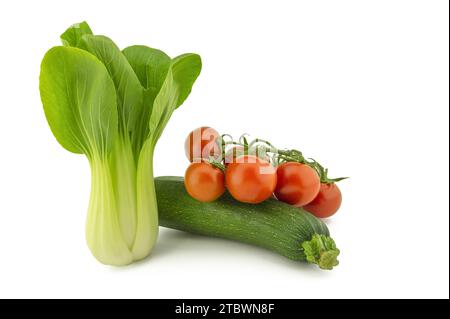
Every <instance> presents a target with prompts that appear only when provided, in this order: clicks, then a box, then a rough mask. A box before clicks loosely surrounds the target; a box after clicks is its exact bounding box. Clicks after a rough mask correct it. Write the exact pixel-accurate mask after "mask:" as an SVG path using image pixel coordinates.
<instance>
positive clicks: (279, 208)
mask: <svg viewBox="0 0 450 319" xmlns="http://www.w3.org/2000/svg"><path fill="white" fill-rule="evenodd" d="M155 185H156V195H157V201H158V211H159V223H160V225H161V226H164V227H168V228H173V229H178V230H183V231H186V232H190V233H195V234H201V235H207V236H215V237H221V238H226V239H231V240H237V241H241V242H244V243H248V244H253V245H257V246H260V247H264V248H267V249H270V250H272V251H275V252H277V253H279V254H281V255H283V256H285V257H287V258H290V259H293V260H303V261H307V262H310V263H314V264H317V265H318V266H319V267H320V268H322V269H332V268H333V267H334V266H336V265H337V264H338V261H337V256H338V255H339V250H338V249H337V248H336V245H335V243H334V241H333V239H332V238H330V237H329V235H330V234H329V231H328V228H327V226H326V225H325V224H324V223H323V222H322V221H321V220H319V219H318V218H316V217H314V216H313V215H311V214H310V213H308V212H306V211H304V210H302V209H299V208H295V207H293V206H291V205H288V204H285V203H282V202H280V201H277V200H275V199H268V200H267V201H265V202H263V203H260V204H257V205H252V204H245V203H241V202H238V201H236V200H234V199H233V198H232V197H231V196H230V195H229V194H228V193H225V194H224V195H223V196H222V197H221V198H220V199H218V200H216V201H214V202H211V203H202V202H199V201H197V200H195V199H193V198H192V197H190V196H189V195H188V194H187V192H186V190H185V188H184V183H183V178H182V177H174V176H163V177H157V178H156V179H155Z"/></svg>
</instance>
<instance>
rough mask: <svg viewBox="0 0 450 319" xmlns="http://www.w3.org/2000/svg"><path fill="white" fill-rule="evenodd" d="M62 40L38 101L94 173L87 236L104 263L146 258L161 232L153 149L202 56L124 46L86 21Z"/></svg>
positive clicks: (46, 63)
mask: <svg viewBox="0 0 450 319" xmlns="http://www.w3.org/2000/svg"><path fill="white" fill-rule="evenodd" d="M61 40H62V43H63V45H64V46H58V47H54V48H52V49H50V50H49V51H48V52H47V54H46V55H45V56H44V59H43V61H42V65H41V74H40V92H41V100H42V103H43V105H44V112H45V115H46V118H47V121H48V123H49V126H50V128H51V130H52V132H53V134H54V135H55V137H56V139H57V141H58V142H59V143H60V144H61V145H62V146H63V147H64V148H66V149H67V150H68V151H71V152H74V153H80V154H85V155H86V156H87V158H88V160H89V163H90V166H91V173H92V186H91V198H90V203H89V209H88V218H87V225H86V238H87V242H88V246H89V248H90V249H91V251H92V253H93V255H94V256H95V257H96V258H97V259H98V260H99V261H100V262H102V263H105V264H111V265H126V264H129V263H131V262H133V261H135V260H139V259H142V258H145V257H146V256H147V255H148V254H149V253H150V251H151V250H152V248H153V246H154V244H155V242H156V239H157V235H158V212H157V204H156V194H155V186H154V181H153V153H154V149H155V145H156V143H157V141H158V139H159V137H160V136H161V134H162V132H163V130H164V128H165V126H166V125H167V122H168V121H169V119H170V117H171V115H172V113H173V111H174V110H175V109H176V108H177V107H178V106H180V105H181V104H182V103H183V102H184V100H185V99H186V98H187V96H188V95H189V93H190V91H191V89H192V86H193V84H194V82H195V80H196V79H197V77H198V75H199V74H200V70H201V59H200V57H199V56H198V55H196V54H191V53H189V54H184V55H181V56H179V57H176V58H174V59H171V58H170V57H169V56H168V55H166V54H165V53H164V52H162V51H160V50H156V49H152V48H149V47H145V46H131V47H128V48H126V49H125V50H124V51H123V52H122V51H120V49H119V48H118V47H117V45H116V44H115V43H114V42H113V41H112V40H111V39H109V38H107V37H105V36H100V35H93V34H92V31H91V29H90V27H89V25H88V24H87V23H86V22H82V23H79V24H75V25H73V26H71V27H70V28H69V29H67V30H66V31H65V32H64V33H63V34H62V35H61Z"/></svg>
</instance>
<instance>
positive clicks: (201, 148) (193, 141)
mask: <svg viewBox="0 0 450 319" xmlns="http://www.w3.org/2000/svg"><path fill="white" fill-rule="evenodd" d="M218 137H219V133H218V132H217V131H216V130H215V129H213V128H211V127H207V126H202V127H199V128H196V129H195V130H193V131H192V132H191V133H189V135H188V136H187V138H186V141H185V142H184V151H185V153H186V157H187V158H188V159H189V161H190V162H193V161H198V162H201V160H202V159H209V157H210V156H213V157H214V158H220V156H221V151H220V147H219V145H218V144H217V142H216V140H217V138H218Z"/></svg>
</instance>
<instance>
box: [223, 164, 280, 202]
mask: <svg viewBox="0 0 450 319" xmlns="http://www.w3.org/2000/svg"><path fill="white" fill-rule="evenodd" d="M225 182H226V186H227V189H228V191H229V192H230V194H231V196H233V197H234V199H236V200H238V201H240V202H244V203H250V204H257V203H261V202H263V201H265V200H266V199H267V198H269V197H270V196H271V195H272V193H273V190H274V189H275V186H276V185H277V173H276V169H275V167H273V166H272V165H271V164H270V163H269V162H267V161H265V160H262V159H260V158H258V157H256V156H254V155H243V156H239V157H238V158H236V160H235V161H234V162H233V163H230V164H228V166H227V169H226V172H225Z"/></svg>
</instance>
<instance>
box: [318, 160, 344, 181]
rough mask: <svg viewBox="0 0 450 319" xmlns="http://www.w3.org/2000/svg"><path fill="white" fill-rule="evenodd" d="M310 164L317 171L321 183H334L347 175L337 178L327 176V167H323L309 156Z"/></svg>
mask: <svg viewBox="0 0 450 319" xmlns="http://www.w3.org/2000/svg"><path fill="white" fill-rule="evenodd" d="M309 162H310V163H311V166H312V167H313V168H314V169H315V170H316V171H317V173H318V174H319V176H320V182H321V183H322V184H334V183H337V182H340V181H342V180H344V179H347V178H349V177H337V178H329V177H328V168H324V167H323V166H322V165H320V164H319V162H317V161H316V160H315V159H313V158H310V161H309Z"/></svg>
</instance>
